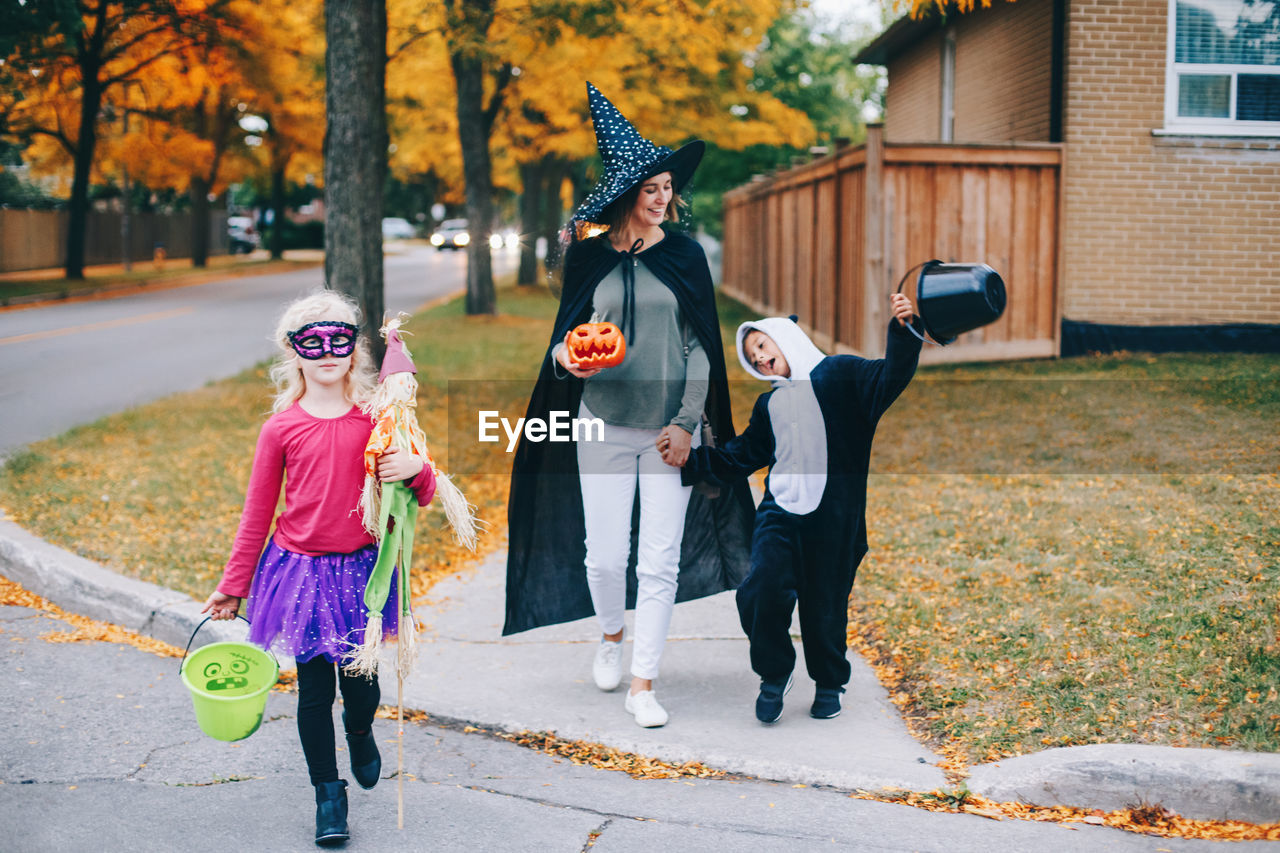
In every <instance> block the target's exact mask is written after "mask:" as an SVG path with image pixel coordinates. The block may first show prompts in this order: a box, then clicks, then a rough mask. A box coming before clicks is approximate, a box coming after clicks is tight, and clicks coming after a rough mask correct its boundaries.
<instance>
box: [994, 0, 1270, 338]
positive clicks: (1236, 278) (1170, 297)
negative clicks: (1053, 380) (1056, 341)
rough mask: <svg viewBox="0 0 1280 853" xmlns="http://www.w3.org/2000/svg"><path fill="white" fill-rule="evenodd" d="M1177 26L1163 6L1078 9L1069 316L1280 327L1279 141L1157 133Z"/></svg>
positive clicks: (1133, 2)
mask: <svg viewBox="0 0 1280 853" xmlns="http://www.w3.org/2000/svg"><path fill="white" fill-rule="evenodd" d="M1020 2H1021V0H1019V4H1020ZM1015 5H1018V4H1015ZM1168 17H1169V4H1168V2H1167V0H1124V2H1123V3H1121V2H1117V0H1072V2H1071V3H1070V4H1069V14H1068V19H1067V39H1068V40H1067V45H1068V47H1067V84H1066V113H1067V117H1066V122H1065V134H1066V138H1065V142H1066V147H1067V159H1066V163H1067V165H1066V173H1065V177H1064V181H1063V186H1064V188H1065V196H1066V198H1065V205H1064V214H1065V220H1064V222H1063V249H1064V257H1063V261H1064V266H1063V272H1064V276H1063V284H1064V302H1063V315H1064V317H1066V318H1067V319H1070V320H1080V321H1086V322H1094V323H1117V324H1126V325H1138V326H1150V325H1176V324H1202V323H1241V322H1254V323H1268V324H1276V323H1280V139H1277V138H1274V137H1273V138H1264V139H1252V140H1251V139H1247V138H1239V137H1206V136H1156V135H1153V134H1152V131H1153V130H1156V129H1159V128H1160V127H1162V126H1163V124H1164V75H1165V51H1166V45H1167V35H1168V32H1167V27H1168V25H1169V21H1168Z"/></svg>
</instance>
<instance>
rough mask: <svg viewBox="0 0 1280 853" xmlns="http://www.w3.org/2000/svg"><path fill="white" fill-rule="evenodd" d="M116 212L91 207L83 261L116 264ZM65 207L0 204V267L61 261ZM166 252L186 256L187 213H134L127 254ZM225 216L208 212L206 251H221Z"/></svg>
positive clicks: (120, 248)
mask: <svg viewBox="0 0 1280 853" xmlns="http://www.w3.org/2000/svg"><path fill="white" fill-rule="evenodd" d="M121 216H122V215H121V214H120V213H117V212H111V211H100V210H93V211H90V212H89V218H88V221H87V223H86V226H85V246H84V256H85V264H86V265H93V264H118V263H120V261H121V260H123V258H124V240H123V234H122V233H121ZM68 218H69V214H68V213H67V211H65V210H18V209H0V272H16V271H18V270H38V269H50V268H57V267H61V266H63V265H64V264H65V263H66V259H67V220H68ZM157 244H160V245H163V246H164V250H165V254H166V256H168V257H170V258H189V257H191V214H190V213H187V212H184V213H134V214H132V215H131V216H130V222H129V259H130V260H131V261H149V260H151V258H152V256H153V253H154V251H155V248H156V245H157ZM229 245H230V243H229V240H228V237H227V216H226V213H225V212H223V211H220V210H217V211H212V212H210V214H209V252H210V254H226V252H227V251H228V246H229Z"/></svg>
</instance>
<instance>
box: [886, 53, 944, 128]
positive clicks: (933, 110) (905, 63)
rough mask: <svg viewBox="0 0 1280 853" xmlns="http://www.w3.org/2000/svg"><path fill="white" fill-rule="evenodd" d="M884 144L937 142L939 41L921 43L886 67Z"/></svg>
mask: <svg viewBox="0 0 1280 853" xmlns="http://www.w3.org/2000/svg"><path fill="white" fill-rule="evenodd" d="M888 69H889V90H888V91H887V92H886V93H885V107H884V139H885V142H897V141H900V140H901V141H909V142H926V141H928V142H937V141H938V139H939V138H940V128H941V113H942V97H941V94H942V83H941V80H942V38H941V36H940V35H938V34H936V33H935V34H933V35H931V36H928V37H926V38H924V39H921V40H920V41H919V42H917V43H916V44H915V45H913V46H912V47H911V48H910V49H909V50H908V51H906V52H905V53H904V54H902V56H899V57H898V58H897V59H895V60H894V61H893V62H891V63H890V64H889V66H888Z"/></svg>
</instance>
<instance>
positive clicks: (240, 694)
mask: <svg viewBox="0 0 1280 853" xmlns="http://www.w3.org/2000/svg"><path fill="white" fill-rule="evenodd" d="M240 618H241V619H244V617H243V616H242V617H240ZM208 621H209V620H208V619H205V620H204V622H201V623H200V624H199V625H197V626H196V630H195V631H193V632H192V634H191V640H188V641H187V649H188V650H190V649H191V641H192V640H195V638H196V634H197V633H199V631H200V629H201V628H203V627H204V623H205V622H208ZM245 621H246V622H248V621H249V620H247V619H245ZM181 672H182V683H183V684H185V685H186V687H187V690H189V691H190V692H191V702H192V704H193V705H195V710H196V722H197V723H199V724H200V728H201V730H202V731H203V732H204V733H205V734H207V735H208V736H209V737H212V738H217V739H218V740H225V741H234V740H243V739H245V738H247V737H248V736H249V735H251V734H253V733H254V732H256V731H257V730H258V727H259V726H260V725H262V712H263V710H264V709H265V708H266V707H267V693H268V691H270V690H271V686H272V685H273V684H275V683H276V679H277V678H278V677H279V675H280V665H279V664H278V663H277V662H276V659H275V657H273V656H272V655H270V654H268V653H267V652H264V651H263V650H262V649H260V648H258V647H257V646H252V645H249V644H248V643H210V644H209V645H207V646H202V647H200V648H199V649H196V651H195V652H193V653H191V654H190V655H186V654H184V655H183V658H182V669H181Z"/></svg>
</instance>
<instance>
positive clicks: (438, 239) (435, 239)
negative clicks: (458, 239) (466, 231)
mask: <svg viewBox="0 0 1280 853" xmlns="http://www.w3.org/2000/svg"><path fill="white" fill-rule="evenodd" d="M431 245H433V246H443V245H444V235H443V234H432V235H431Z"/></svg>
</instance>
